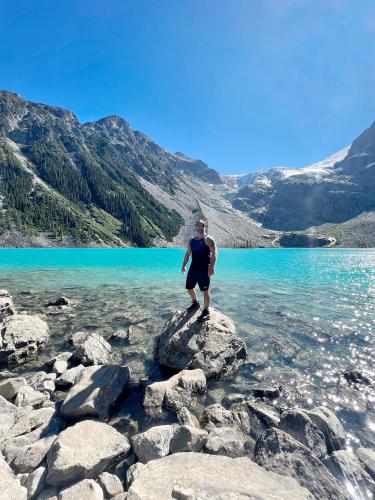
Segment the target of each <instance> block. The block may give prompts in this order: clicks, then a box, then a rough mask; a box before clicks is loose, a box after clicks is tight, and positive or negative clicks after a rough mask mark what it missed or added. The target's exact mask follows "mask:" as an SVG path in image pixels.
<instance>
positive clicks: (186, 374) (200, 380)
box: [143, 369, 207, 412]
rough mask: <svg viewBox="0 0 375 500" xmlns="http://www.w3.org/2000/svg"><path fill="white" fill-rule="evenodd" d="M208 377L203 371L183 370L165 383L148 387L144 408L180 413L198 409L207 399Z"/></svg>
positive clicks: (157, 383)
mask: <svg viewBox="0 0 375 500" xmlns="http://www.w3.org/2000/svg"><path fill="white" fill-rule="evenodd" d="M206 390H207V386H206V377H205V375H204V372H203V370H201V369H196V370H183V371H181V372H180V373H177V374H176V375H174V376H173V377H171V378H170V379H168V380H165V381H163V382H154V383H153V384H150V385H148V386H147V387H146V392H145V397H144V400H143V406H144V407H145V408H146V409H148V410H151V411H157V412H161V411H162V410H163V408H165V409H167V410H173V411H176V412H178V411H180V410H181V409H182V408H183V407H186V408H188V409H190V410H191V409H193V408H196V406H197V405H198V404H199V403H202V402H203V401H204V399H205V397H206Z"/></svg>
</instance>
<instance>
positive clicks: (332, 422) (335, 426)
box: [304, 406, 346, 453]
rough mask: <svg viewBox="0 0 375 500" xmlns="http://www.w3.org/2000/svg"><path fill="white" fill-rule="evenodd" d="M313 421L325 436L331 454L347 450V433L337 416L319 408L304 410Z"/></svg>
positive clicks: (323, 408)
mask: <svg viewBox="0 0 375 500" xmlns="http://www.w3.org/2000/svg"><path fill="white" fill-rule="evenodd" d="M304 411H305V413H307V415H308V416H309V417H310V419H311V421H312V422H313V423H314V424H315V425H316V426H317V427H318V429H319V430H320V431H321V432H322V433H323V434H324V437H325V439H326V445H327V449H328V452H329V453H332V452H334V451H335V450H341V449H344V448H345V443H346V440H345V431H344V428H343V426H342V425H341V423H340V421H339V419H338V418H337V417H336V415H335V414H334V413H333V412H332V411H331V410H329V409H328V408H326V407H325V406H319V407H317V408H314V409H313V410H304Z"/></svg>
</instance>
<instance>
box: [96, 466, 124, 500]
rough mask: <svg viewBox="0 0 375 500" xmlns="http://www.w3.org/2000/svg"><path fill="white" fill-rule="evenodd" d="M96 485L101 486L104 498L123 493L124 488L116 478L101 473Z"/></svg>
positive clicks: (113, 475)
mask: <svg viewBox="0 0 375 500" xmlns="http://www.w3.org/2000/svg"><path fill="white" fill-rule="evenodd" d="M98 483H99V485H100V486H101V488H102V490H103V492H104V495H105V496H106V497H114V496H115V495H119V494H120V493H123V492H124V488H123V486H122V483H121V481H120V479H119V477H118V476H116V475H115V474H109V472H103V473H102V474H100V476H99V477H98Z"/></svg>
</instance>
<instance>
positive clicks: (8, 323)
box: [0, 314, 50, 368]
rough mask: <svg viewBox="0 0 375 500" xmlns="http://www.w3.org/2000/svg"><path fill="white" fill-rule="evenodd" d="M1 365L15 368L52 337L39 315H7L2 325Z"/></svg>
mask: <svg viewBox="0 0 375 500" xmlns="http://www.w3.org/2000/svg"><path fill="white" fill-rule="evenodd" d="M1 334H2V347H1V349H0V366H5V367H8V368H14V367H15V366H17V365H21V364H23V363H26V362H27V361H28V360H29V359H31V358H33V357H34V356H35V355H36V354H37V352H38V351H39V350H41V349H42V348H43V347H44V346H45V345H46V343H47V342H48V341H49V339H50V335H49V327H48V325H47V323H46V322H45V321H43V320H42V319H40V318H39V317H38V316H29V315H27V314H16V315H14V316H9V317H7V318H6V319H5V320H4V322H3V325H2V332H1Z"/></svg>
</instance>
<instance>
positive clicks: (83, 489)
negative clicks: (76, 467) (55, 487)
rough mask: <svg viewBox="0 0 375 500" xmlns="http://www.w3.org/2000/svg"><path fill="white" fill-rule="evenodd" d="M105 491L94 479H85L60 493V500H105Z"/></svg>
mask: <svg viewBox="0 0 375 500" xmlns="http://www.w3.org/2000/svg"><path fill="white" fill-rule="evenodd" d="M103 499H104V495H103V490H102V489H101V487H100V486H99V484H98V483H96V482H95V481H93V480H92V479H84V480H83V481H80V482H79V483H76V484H73V486H69V487H68V488H64V489H63V490H61V491H60V493H59V497H58V500H103Z"/></svg>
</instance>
